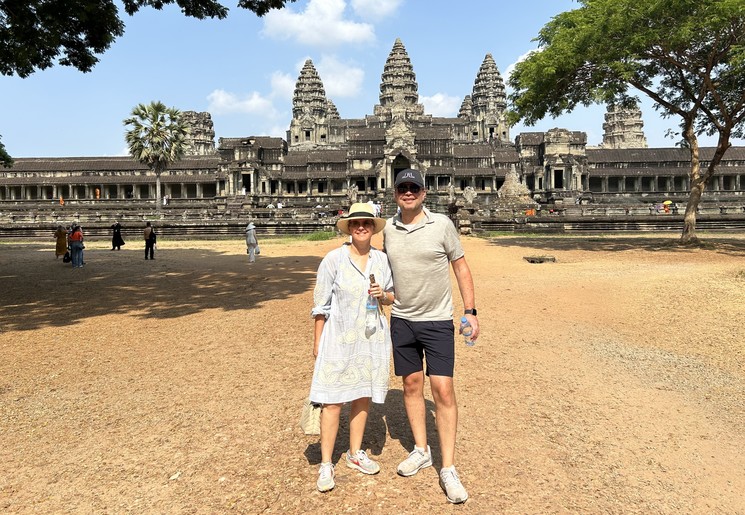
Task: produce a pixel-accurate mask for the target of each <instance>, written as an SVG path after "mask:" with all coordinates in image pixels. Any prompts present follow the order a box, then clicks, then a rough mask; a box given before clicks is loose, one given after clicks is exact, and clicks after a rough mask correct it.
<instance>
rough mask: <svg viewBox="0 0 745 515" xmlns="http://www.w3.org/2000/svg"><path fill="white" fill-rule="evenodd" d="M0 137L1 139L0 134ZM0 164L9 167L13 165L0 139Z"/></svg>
mask: <svg viewBox="0 0 745 515" xmlns="http://www.w3.org/2000/svg"><path fill="white" fill-rule="evenodd" d="M0 139H2V137H1V136H0ZM0 165H2V166H4V167H5V168H10V167H11V166H13V158H12V157H10V154H8V152H7V150H5V145H3V142H2V141H0Z"/></svg>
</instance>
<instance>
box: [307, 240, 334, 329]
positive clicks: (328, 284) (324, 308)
mask: <svg viewBox="0 0 745 515" xmlns="http://www.w3.org/2000/svg"><path fill="white" fill-rule="evenodd" d="M338 261H339V259H338V253H336V252H330V253H329V254H327V255H326V257H325V258H323V261H321V264H320V265H319V266H318V272H317V273H316V287H315V289H314V290H313V309H312V310H311V312H310V316H311V317H316V316H318V315H324V316H325V317H326V318H328V317H329V314H330V313H331V296H332V293H333V291H334V280H335V279H336V271H337V270H338Z"/></svg>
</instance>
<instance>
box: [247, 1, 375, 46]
mask: <svg viewBox="0 0 745 515" xmlns="http://www.w3.org/2000/svg"><path fill="white" fill-rule="evenodd" d="M346 7H347V4H346V2H345V1H344V0H310V1H309V2H308V5H307V7H306V9H305V11H303V12H300V13H296V12H294V11H292V10H291V9H290V8H288V7H285V8H284V9H280V10H273V11H269V12H268V13H267V14H266V16H265V17H264V28H263V30H262V31H261V32H262V34H264V35H266V36H268V37H270V38H273V39H279V40H288V39H294V40H296V41H297V42H298V43H301V44H304V45H310V46H315V47H335V46H339V45H345V44H350V43H351V44H360V43H370V42H373V41H374V40H375V30H374V28H373V26H372V25H371V24H369V23H356V22H353V21H350V20H349V19H345V18H344V11H345V10H346Z"/></svg>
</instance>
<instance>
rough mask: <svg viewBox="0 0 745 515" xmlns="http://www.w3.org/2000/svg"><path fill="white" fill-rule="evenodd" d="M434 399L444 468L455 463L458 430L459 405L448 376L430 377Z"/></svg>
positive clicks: (451, 380) (450, 378)
mask: <svg viewBox="0 0 745 515" xmlns="http://www.w3.org/2000/svg"><path fill="white" fill-rule="evenodd" d="M429 382H430V384H431V386H432V398H433V399H434V401H435V408H436V413H437V434H438V436H439V438H440V451H441V452H442V467H443V468H446V467H449V466H451V465H453V463H454V461H455V436H456V432H457V429H458V404H457V402H456V399H455V386H454V385H453V378H452V377H448V376H435V375H430V376H429Z"/></svg>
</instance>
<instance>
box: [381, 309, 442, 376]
mask: <svg viewBox="0 0 745 515" xmlns="http://www.w3.org/2000/svg"><path fill="white" fill-rule="evenodd" d="M391 340H393V368H394V370H395V373H396V375H397V376H407V375H409V374H413V373H414V372H421V371H422V370H423V369H424V363H423V360H424V359H425V358H426V361H427V375H428V376H429V375H433V376H448V377H453V368H454V366H455V326H454V324H453V321H452V320H438V321H436V322H411V321H409V320H404V319H403V318H396V317H391Z"/></svg>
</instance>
